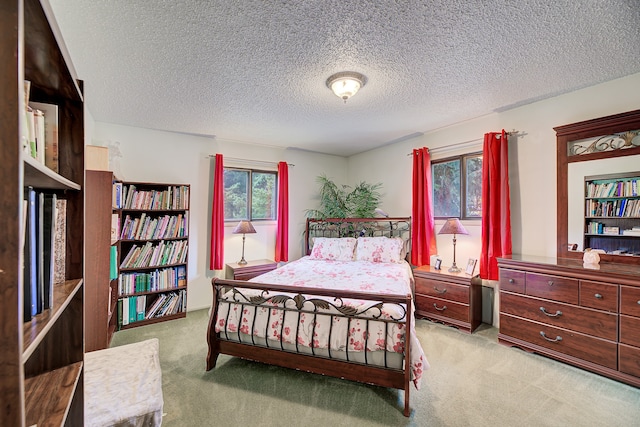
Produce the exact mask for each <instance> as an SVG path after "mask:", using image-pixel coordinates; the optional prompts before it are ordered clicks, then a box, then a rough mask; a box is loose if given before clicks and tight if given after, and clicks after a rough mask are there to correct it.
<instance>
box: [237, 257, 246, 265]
mask: <svg viewBox="0 0 640 427" xmlns="http://www.w3.org/2000/svg"><path fill="white" fill-rule="evenodd" d="M246 263H247V260H245V259H244V258H242V259H241V260H240V261H238V265H245V264H246Z"/></svg>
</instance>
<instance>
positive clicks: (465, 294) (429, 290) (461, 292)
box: [416, 277, 469, 304]
mask: <svg viewBox="0 0 640 427" xmlns="http://www.w3.org/2000/svg"><path fill="white" fill-rule="evenodd" d="M416 294H422V295H425V296H432V297H436V298H441V299H445V300H449V301H456V302H461V303H463V304H469V286H465V285H457V284H455V283H449V282H442V281H438V280H431V279H422V278H420V277H416Z"/></svg>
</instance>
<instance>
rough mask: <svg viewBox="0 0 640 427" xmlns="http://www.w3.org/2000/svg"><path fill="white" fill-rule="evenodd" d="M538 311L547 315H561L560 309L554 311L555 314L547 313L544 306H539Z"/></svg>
mask: <svg viewBox="0 0 640 427" xmlns="http://www.w3.org/2000/svg"><path fill="white" fill-rule="evenodd" d="M540 311H541V312H543V313H544V314H546V315H547V316H549V317H559V316H562V312H561V311H560V310H558V311H556V312H555V314H554V313H549V312H548V311H547V310H546V309H545V308H544V307H540Z"/></svg>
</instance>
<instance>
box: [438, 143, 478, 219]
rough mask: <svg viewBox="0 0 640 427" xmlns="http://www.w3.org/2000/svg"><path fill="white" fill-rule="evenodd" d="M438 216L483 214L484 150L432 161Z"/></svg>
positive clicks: (471, 216) (465, 216)
mask: <svg viewBox="0 0 640 427" xmlns="http://www.w3.org/2000/svg"><path fill="white" fill-rule="evenodd" d="M431 174H432V177H433V214H434V216H435V217H436V218H464V219H469V218H480V217H481V216H482V153H473V154H465V155H463V156H457V157H449V158H447V159H442V160H438V161H434V162H431Z"/></svg>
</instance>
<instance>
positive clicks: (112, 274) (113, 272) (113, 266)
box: [109, 246, 118, 280]
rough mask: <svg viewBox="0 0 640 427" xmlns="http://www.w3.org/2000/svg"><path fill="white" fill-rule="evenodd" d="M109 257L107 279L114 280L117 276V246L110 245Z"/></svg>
mask: <svg viewBox="0 0 640 427" xmlns="http://www.w3.org/2000/svg"><path fill="white" fill-rule="evenodd" d="M110 255H111V256H110V259H109V279H111V280H114V279H117V278H118V247H117V246H111V253H110Z"/></svg>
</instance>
